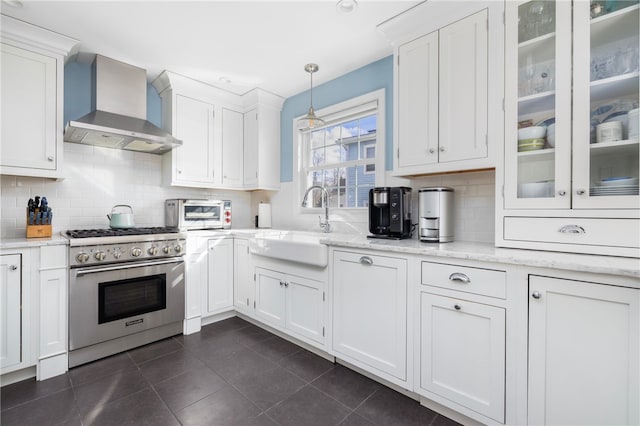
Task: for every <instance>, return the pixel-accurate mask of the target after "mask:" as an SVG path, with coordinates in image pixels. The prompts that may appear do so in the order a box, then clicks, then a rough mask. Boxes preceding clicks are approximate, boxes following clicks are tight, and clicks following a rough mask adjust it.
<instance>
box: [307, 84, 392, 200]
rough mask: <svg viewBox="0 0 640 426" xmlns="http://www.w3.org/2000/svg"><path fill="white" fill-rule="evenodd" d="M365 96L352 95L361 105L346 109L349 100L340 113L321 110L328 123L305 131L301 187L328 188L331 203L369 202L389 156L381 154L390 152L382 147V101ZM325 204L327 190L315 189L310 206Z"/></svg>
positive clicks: (340, 107)
mask: <svg viewBox="0 0 640 426" xmlns="http://www.w3.org/2000/svg"><path fill="white" fill-rule="evenodd" d="M379 92H382V93H384V92H383V91H379ZM365 96H367V95H365ZM369 97H370V96H369ZM382 97H383V96H382ZM361 98H362V97H361ZM359 100H360V101H361V103H357V102H356V101H357V100H352V102H351V103H356V105H354V106H352V107H349V108H346V109H344V106H345V105H344V103H343V104H340V105H335V106H334V107H333V109H337V110H338V112H335V113H333V114H331V113H329V114H326V113H324V114H323V112H324V111H325V110H329V108H326V109H325V110H323V111H319V112H318V113H319V115H320V114H322V117H323V118H324V119H325V120H326V122H327V125H326V126H325V127H322V128H319V129H313V130H307V131H303V132H302V133H301V135H300V142H301V149H300V156H301V163H300V164H301V168H300V187H301V191H304V190H305V189H306V188H309V187H310V186H313V185H318V186H322V187H325V188H326V189H327V192H328V194H329V207H331V208H366V207H368V206H369V190H370V189H371V188H373V187H374V186H376V176H379V174H378V173H377V172H378V171H382V170H378V169H384V158H382V159H381V158H379V157H378V156H383V153H384V149H382V150H381V149H379V147H380V146H381V145H382V143H383V142H381V138H382V135H381V133H380V129H381V126H380V125H379V124H380V122H381V121H382V120H381V119H380V108H379V102H378V100H377V99H376V100H375V101H373V102H371V100H365V99H359ZM363 100H365V102H364V103H362V101H363ZM382 128H383V126H382ZM382 140H383V138H382ZM381 151H382V153H381ZM321 206H322V194H321V191H314V192H313V193H311V194H310V196H309V199H308V203H307V207H310V208H312V207H321Z"/></svg>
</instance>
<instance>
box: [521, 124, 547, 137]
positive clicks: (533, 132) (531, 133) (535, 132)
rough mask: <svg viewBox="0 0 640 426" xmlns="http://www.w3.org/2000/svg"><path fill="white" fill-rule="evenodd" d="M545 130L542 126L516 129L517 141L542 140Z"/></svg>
mask: <svg viewBox="0 0 640 426" xmlns="http://www.w3.org/2000/svg"><path fill="white" fill-rule="evenodd" d="M546 133H547V128H546V127H544V126H529V127H523V128H522V129H518V140H522V139H540V138H544V135H545V134H546Z"/></svg>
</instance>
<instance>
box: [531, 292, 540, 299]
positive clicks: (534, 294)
mask: <svg viewBox="0 0 640 426" xmlns="http://www.w3.org/2000/svg"><path fill="white" fill-rule="evenodd" d="M531 297H533V298H534V299H540V298H541V297H542V294H541V293H540V292H539V291H534V292H533V293H531Z"/></svg>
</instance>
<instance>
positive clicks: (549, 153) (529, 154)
mask: <svg viewBox="0 0 640 426" xmlns="http://www.w3.org/2000/svg"><path fill="white" fill-rule="evenodd" d="M555 155H556V149H555V148H547V149H538V150H535V151H523V152H518V158H519V159H520V158H522V159H526V158H530V159H534V158H535V160H540V161H544V160H553V158H554V156H555Z"/></svg>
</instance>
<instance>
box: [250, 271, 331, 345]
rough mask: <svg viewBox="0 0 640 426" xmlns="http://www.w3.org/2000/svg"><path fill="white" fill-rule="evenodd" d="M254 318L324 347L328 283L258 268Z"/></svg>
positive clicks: (256, 272)
mask: <svg viewBox="0 0 640 426" xmlns="http://www.w3.org/2000/svg"><path fill="white" fill-rule="evenodd" d="M255 274H256V282H255V290H256V293H255V295H256V307H255V316H256V318H257V319H259V320H261V321H264V322H265V323H267V324H269V325H273V326H275V327H278V328H281V329H283V331H285V332H287V333H290V334H292V335H293V336H295V337H298V338H302V340H304V341H307V342H309V343H312V344H314V342H316V343H319V344H321V345H324V338H325V300H326V296H325V282H324V281H322V280H317V279H312V278H308V277H302V276H299V275H294V274H291V273H284V272H280V271H273V270H270V269H265V268H262V267H256V268H255Z"/></svg>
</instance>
